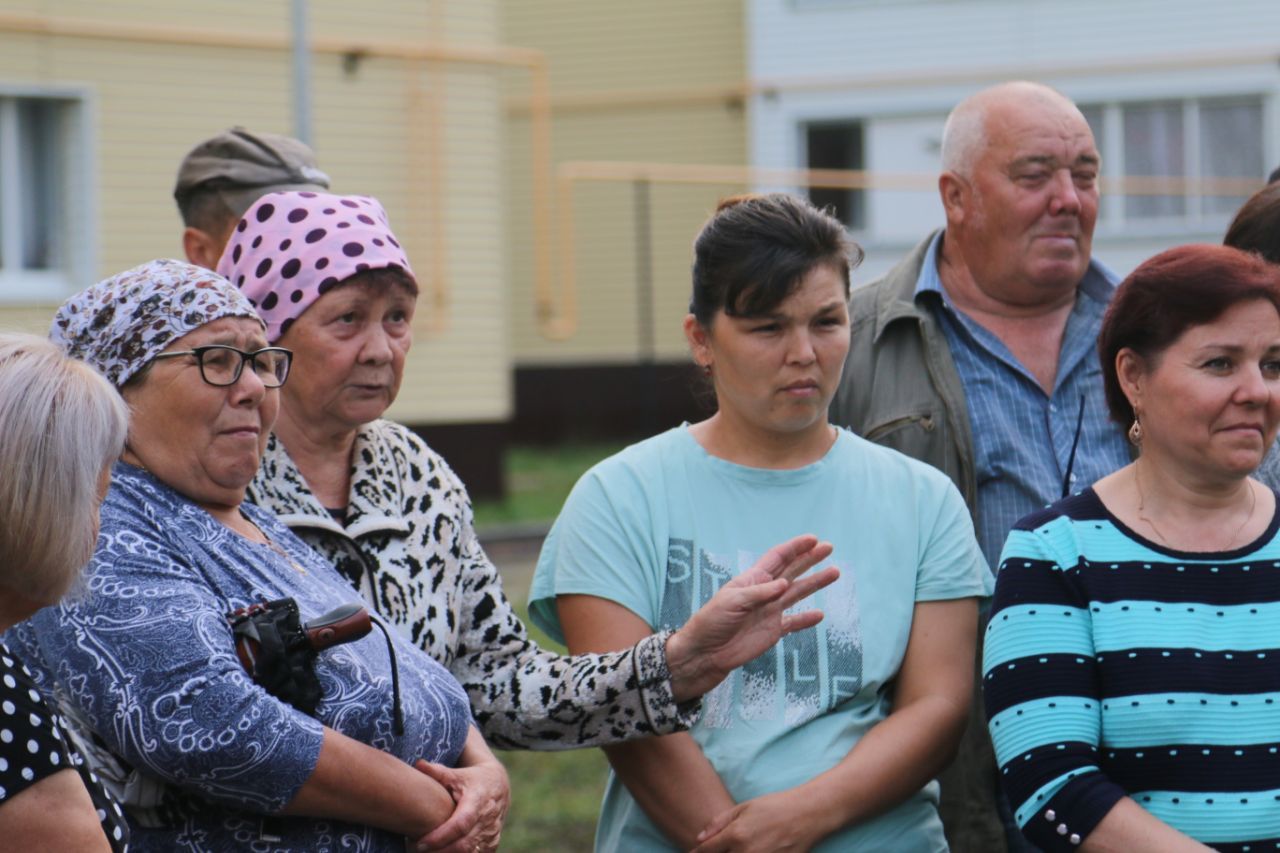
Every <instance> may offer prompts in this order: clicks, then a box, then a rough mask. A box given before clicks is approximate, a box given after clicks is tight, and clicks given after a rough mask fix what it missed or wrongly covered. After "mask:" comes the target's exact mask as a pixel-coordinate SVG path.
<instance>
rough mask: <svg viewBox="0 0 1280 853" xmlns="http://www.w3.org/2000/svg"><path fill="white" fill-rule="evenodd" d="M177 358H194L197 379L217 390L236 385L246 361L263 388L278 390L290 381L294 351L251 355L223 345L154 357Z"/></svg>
mask: <svg viewBox="0 0 1280 853" xmlns="http://www.w3.org/2000/svg"><path fill="white" fill-rule="evenodd" d="M180 355H194V356H195V357H196V363H197V364H199V365H200V378H201V379H203V380H204V381H205V382H207V383H209V384H210V385H215V386H217V387H219V388H225V387H227V386H228V385H235V384H236V383H237V382H239V381H240V374H241V373H242V372H243V371H244V364H245V362H246V361H252V362H253V372H254V373H255V374H257V376H258V378H259V379H260V380H262V384H263V385H265V386H267V387H268V388H279V387H280V386H281V385H283V384H284V381H285V380H286V379H288V378H289V366H290V365H291V364H293V351H292V350H287V349H285V348H284V347H266V348H265V349H260V350H255V351H254V352H245V351H244V350H242V349H236V348H235V347H229V346H225V345H223V344H212V345H210V346H207V347H195V348H194V349H184V350H179V351H177V352H162V353H160V354H159V355H158V356H156V360H157V361H159V360H160V359H162V358H176V357H178V356H180Z"/></svg>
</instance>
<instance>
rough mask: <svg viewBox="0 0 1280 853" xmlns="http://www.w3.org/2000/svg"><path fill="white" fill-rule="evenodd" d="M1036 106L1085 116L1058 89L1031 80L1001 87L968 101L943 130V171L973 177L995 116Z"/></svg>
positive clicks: (961, 104)
mask: <svg viewBox="0 0 1280 853" xmlns="http://www.w3.org/2000/svg"><path fill="white" fill-rule="evenodd" d="M1036 104H1052V105H1054V106H1057V107H1061V108H1065V109H1069V110H1070V111H1072V112H1074V113H1076V114H1077V115H1081V114H1080V109H1079V108H1078V107H1077V106H1076V105H1075V104H1074V103H1073V102H1072V101H1071V99H1070V98H1068V97H1067V96H1065V95H1063V94H1062V93H1061V92H1059V91H1058V90H1057V89H1054V88H1052V87H1050V86H1046V85H1044V84H1043V83H1033V82H1031V81H1029V80H1014V81H1011V82H1008V83H1000V84H997V85H995V86H991V87H989V88H986V89H983V90H982V91H980V92H975V93H974V94H972V95H970V96H969V97H967V98H965V99H964V100H963V101H961V102H960V103H959V104H957V105H956V107H955V109H953V110H952V111H951V115H949V116H947V123H946V125H945V126H944V127H943V129H942V169H943V171H945V172H955V173H956V174H957V175H960V176H962V177H969V176H971V175H972V174H973V166H974V163H975V162H976V161H977V159H978V157H979V156H980V155H981V153H982V150H983V148H985V147H986V145H987V142H988V127H989V124H990V118H991V116H992V114H993V113H996V112H1001V111H1005V110H1018V109H1021V108H1024V107H1026V106H1029V105H1036ZM1083 118H1084V117H1083V115H1081V120H1083Z"/></svg>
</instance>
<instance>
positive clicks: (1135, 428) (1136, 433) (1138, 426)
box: [1129, 412, 1142, 447]
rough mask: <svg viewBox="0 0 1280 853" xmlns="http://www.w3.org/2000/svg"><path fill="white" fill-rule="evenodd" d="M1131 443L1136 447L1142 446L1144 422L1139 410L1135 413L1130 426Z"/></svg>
mask: <svg viewBox="0 0 1280 853" xmlns="http://www.w3.org/2000/svg"><path fill="white" fill-rule="evenodd" d="M1129 443H1130V444H1132V445H1133V446H1134V447H1141V446H1142V423H1141V421H1139V420H1138V413H1137V412H1134V413H1133V423H1132V424H1131V425H1130V426H1129Z"/></svg>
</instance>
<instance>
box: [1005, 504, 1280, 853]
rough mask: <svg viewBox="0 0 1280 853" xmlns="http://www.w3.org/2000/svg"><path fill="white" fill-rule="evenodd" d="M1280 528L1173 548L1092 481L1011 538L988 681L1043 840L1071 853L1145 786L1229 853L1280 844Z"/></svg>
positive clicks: (1011, 789) (1010, 783)
mask: <svg viewBox="0 0 1280 853" xmlns="http://www.w3.org/2000/svg"><path fill="white" fill-rule="evenodd" d="M1278 505H1280V504H1278ZM1278 527H1280V514H1278V515H1277V516H1276V517H1275V518H1273V519H1272V521H1271V524H1270V525H1269V526H1268V527H1267V530H1266V532H1265V533H1264V534H1263V535H1262V536H1261V537H1259V538H1258V539H1257V541H1255V542H1253V543H1251V544H1249V545H1246V546H1244V547H1243V548H1239V549H1237V550H1234V551H1230V552H1224V553H1185V552H1179V551H1173V550H1171V549H1168V548H1164V547H1162V546H1160V545H1157V544H1155V543H1153V542H1151V541H1149V540H1146V539H1144V538H1143V537H1141V536H1139V535H1138V534H1137V533H1135V532H1133V531H1132V530H1130V529H1129V528H1128V527H1126V526H1125V525H1124V524H1123V523H1121V522H1120V521H1119V520H1118V519H1116V518H1115V517H1113V516H1112V515H1111V514H1110V513H1109V512H1108V511H1107V510H1106V508H1105V507H1104V506H1103V505H1102V502H1101V501H1099V500H1098V496H1097V495H1096V494H1095V493H1094V492H1093V490H1092V489H1088V490H1086V491H1084V492H1082V493H1081V494H1079V495H1076V496H1074V497H1070V498H1067V499H1065V500H1062V501H1059V502H1058V503H1056V504H1054V505H1053V506H1051V507H1049V508H1048V509H1045V510H1043V511H1041V512H1038V513H1033V514H1032V515H1029V516H1027V517H1026V518H1024V519H1022V521H1021V522H1019V523H1018V525H1017V526H1016V527H1015V529H1014V530H1013V531H1012V532H1011V533H1010V535H1009V540H1008V542H1007V544H1006V545H1005V549H1004V554H1003V556H1002V558H1001V564H1000V573H999V575H998V577H997V580H996V595H995V600H994V602H993V605H992V613H991V621H990V623H989V624H988V626H987V633H986V639H985V652H984V661H983V670H984V674H983V680H982V686H983V692H984V697H985V700H986V708H987V719H988V722H989V727H990V730H991V736H992V739H993V741H994V743H995V749H996V760H997V762H998V764H999V767H1000V777H1001V782H1002V784H1003V785H1004V788H1005V791H1006V793H1007V794H1008V796H1009V801H1010V804H1011V806H1012V808H1013V810H1014V814H1015V817H1016V818H1017V821H1018V824H1019V825H1020V826H1021V827H1022V831H1023V833H1024V834H1025V835H1026V836H1027V838H1028V839H1030V840H1031V841H1032V842H1033V843H1035V844H1037V845H1038V846H1040V847H1042V848H1043V849H1044V850H1046V851H1054V850H1071V849H1073V848H1074V846H1075V845H1077V844H1079V843H1080V842H1081V841H1082V840H1083V839H1084V838H1086V837H1087V836H1088V835H1089V833H1090V832H1092V831H1093V829H1094V827H1096V826H1097V824H1098V822H1099V821H1101V820H1102V818H1103V817H1104V816H1105V815H1106V814H1107V812H1108V811H1110V809H1111V807H1112V806H1114V805H1115V804H1116V802H1117V801H1118V800H1119V799H1120V798H1121V797H1124V796H1130V797H1132V798H1133V799H1134V801H1135V802H1137V803H1138V804H1139V805H1140V806H1142V807H1143V808H1145V809H1146V810H1147V811H1149V812H1151V813H1152V814H1153V815H1155V816H1156V817H1158V818H1159V819H1160V820H1162V821H1164V822H1165V823H1167V824H1169V825H1170V826H1173V827H1175V828H1177V829H1179V830H1180V831H1182V832H1185V833H1186V834H1188V835H1190V836H1192V837H1193V838H1196V839H1198V840H1200V841H1202V842H1204V843H1205V844H1208V845H1210V846H1212V847H1214V848H1215V849H1218V850H1223V851H1258V850H1271V851H1276V850H1280V541H1277V528H1278Z"/></svg>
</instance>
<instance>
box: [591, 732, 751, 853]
mask: <svg viewBox="0 0 1280 853" xmlns="http://www.w3.org/2000/svg"><path fill="white" fill-rule="evenodd" d="M604 752H605V755H607V756H608V757H609V764H610V765H612V767H613V772H614V773H616V774H617V775H618V778H619V779H620V780H621V781H622V783H623V784H624V785H626V786H627V790H628V791H629V792H630V793H631V796H632V797H633V798H634V799H635V801H636V803H637V804H638V805H639V806H640V808H641V809H642V810H643V811H644V813H645V814H646V815H648V817H649V819H650V820H652V821H653V822H654V824H655V825H657V827H658V828H659V829H661V830H662V831H663V832H664V833H665V834H666V835H667V837H668V838H670V839H671V840H672V841H673V842H675V844H676V845H677V846H678V847H679V848H680V849H682V850H688V849H689V848H691V847H693V846H694V845H695V839H696V838H697V835H698V833H699V832H701V831H702V829H703V827H705V826H706V825H707V824H708V823H709V822H710V821H711V819H712V818H713V817H715V816H716V815H718V814H720V813H721V812H723V811H725V810H726V809H730V808H732V807H733V805H734V802H733V798H732V797H731V796H730V795H729V791H728V790H727V789H726V788H725V786H724V783H723V782H722V781H721V780H720V776H719V774H717V773H716V771H715V768H714V767H712V766H711V762H710V761H708V760H707V758H706V756H705V755H703V754H702V748H701V747H699V746H698V743H697V741H695V740H694V739H693V737H692V736H690V735H688V734H686V733H680V734H673V735H665V736H663V737H655V738H647V739H645V740H640V741H633V742H630V743H621V744H617V745H614V746H607V747H604Z"/></svg>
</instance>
